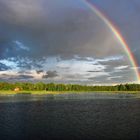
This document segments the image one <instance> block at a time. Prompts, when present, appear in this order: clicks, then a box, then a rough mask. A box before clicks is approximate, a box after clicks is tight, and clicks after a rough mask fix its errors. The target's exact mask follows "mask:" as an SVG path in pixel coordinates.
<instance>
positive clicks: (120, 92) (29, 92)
mask: <svg viewBox="0 0 140 140" xmlns="http://www.w3.org/2000/svg"><path fill="white" fill-rule="evenodd" d="M82 93H93V94H94V93H100V94H101V93H102V94H107V93H108V94H140V91H18V92H16V91H7V90H5V91H4V90H1V91H0V96H2V95H4V96H6V95H7V96H8V95H49V94H52V95H59V94H82Z"/></svg>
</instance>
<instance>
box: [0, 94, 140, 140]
mask: <svg viewBox="0 0 140 140" xmlns="http://www.w3.org/2000/svg"><path fill="white" fill-rule="evenodd" d="M139 97H140V96H139V95H131V94H117V93H115V94H110V93H108V94H107V93H106V94H105V93H81V94H60V95H40V96H37V95H15V96H0V140H7V139H8V140H12V139H14V140H16V139H17V140H21V139H25V140H27V139H30V140H36V139H38V140H40V139H47V140H51V139H54V140H55V139H60V140H61V139H65V140H67V139H71V140H75V139H76V140H98V139H101V140H104V139H108V140H109V139H116V140H119V139H120V140H125V139H126V140H140V98H139Z"/></svg>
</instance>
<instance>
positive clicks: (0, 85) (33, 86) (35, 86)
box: [0, 82, 140, 91]
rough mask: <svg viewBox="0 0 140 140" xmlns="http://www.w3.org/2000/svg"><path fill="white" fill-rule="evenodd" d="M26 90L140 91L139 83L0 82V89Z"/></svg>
mask: <svg viewBox="0 0 140 140" xmlns="http://www.w3.org/2000/svg"><path fill="white" fill-rule="evenodd" d="M16 88H18V89H19V90H26V91H42V90H46V91H140V84H120V85H115V86H88V85H78V84H54V83H48V84H46V83H42V82H39V83H28V82H16V83H8V82H0V90H15V89H16Z"/></svg>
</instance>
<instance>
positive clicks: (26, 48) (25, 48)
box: [14, 40, 30, 51]
mask: <svg viewBox="0 0 140 140" xmlns="http://www.w3.org/2000/svg"><path fill="white" fill-rule="evenodd" d="M14 43H15V44H16V45H17V46H18V47H19V48H20V49H22V50H26V51H29V50H30V49H29V48H28V47H27V46H25V45H24V44H23V43H21V42H20V41H18V40H16V41H14Z"/></svg>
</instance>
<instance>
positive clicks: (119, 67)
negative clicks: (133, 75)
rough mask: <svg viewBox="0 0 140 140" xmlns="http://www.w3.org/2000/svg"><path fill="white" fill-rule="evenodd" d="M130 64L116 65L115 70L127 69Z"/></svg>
mask: <svg viewBox="0 0 140 140" xmlns="http://www.w3.org/2000/svg"><path fill="white" fill-rule="evenodd" d="M128 67H129V66H128V65H127V66H118V67H115V70H123V69H127V68H128Z"/></svg>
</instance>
